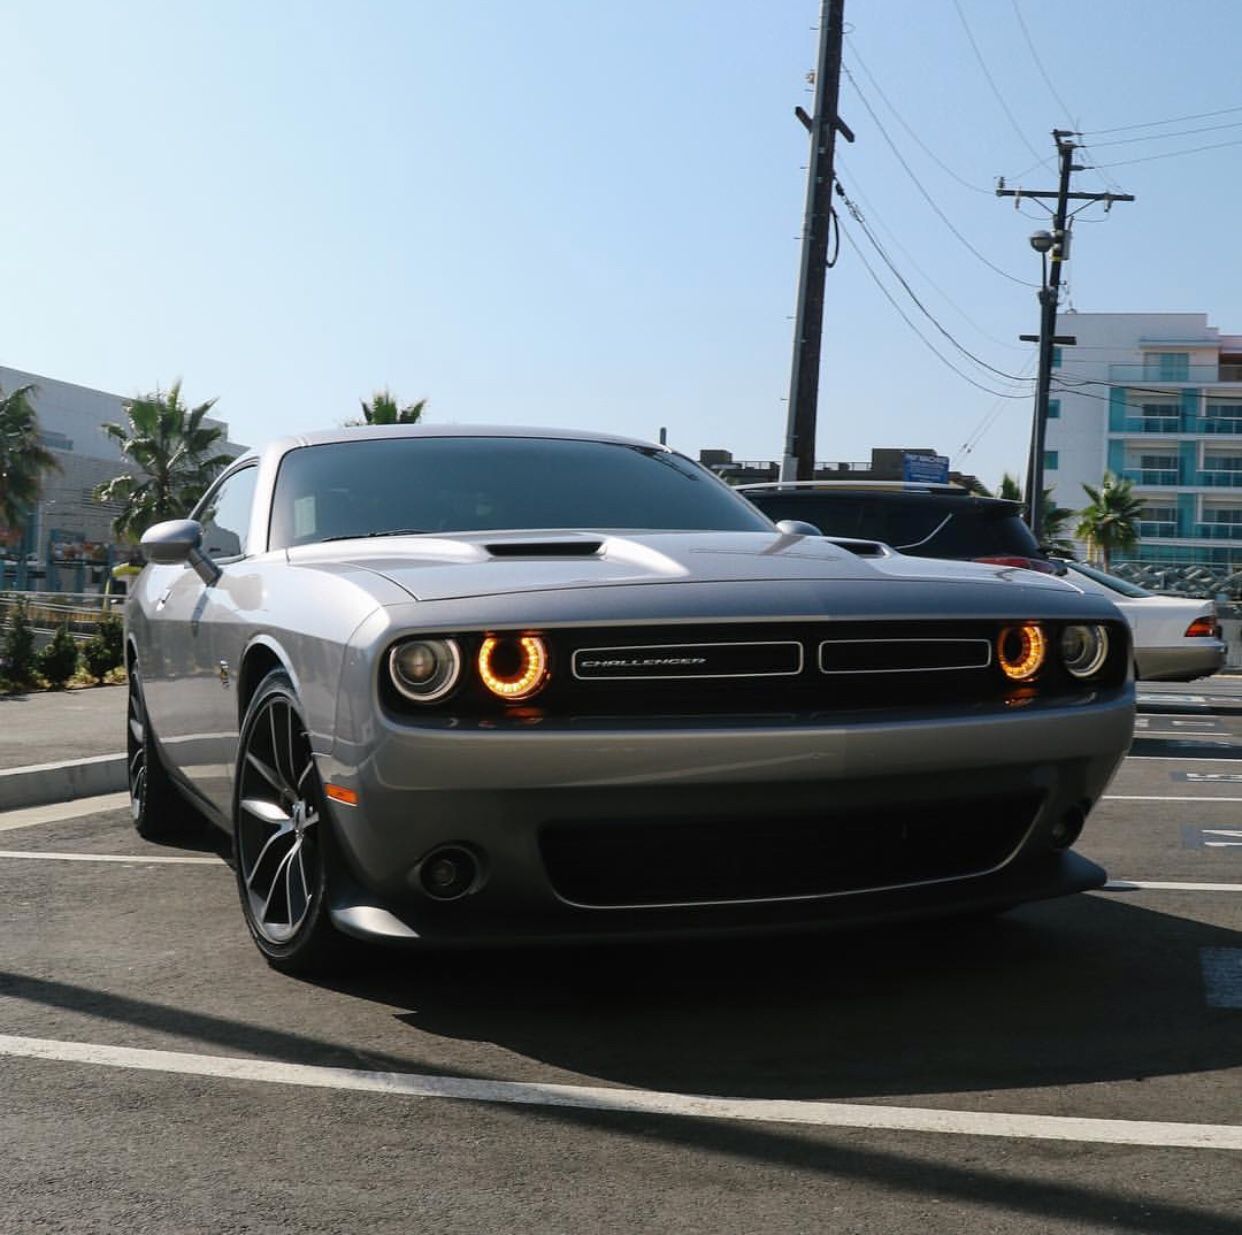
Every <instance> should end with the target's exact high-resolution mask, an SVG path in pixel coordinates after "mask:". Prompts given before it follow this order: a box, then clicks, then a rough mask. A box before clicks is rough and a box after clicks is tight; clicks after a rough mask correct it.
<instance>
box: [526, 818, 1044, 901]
mask: <svg viewBox="0 0 1242 1235" xmlns="http://www.w3.org/2000/svg"><path fill="white" fill-rule="evenodd" d="M1039 803H1040V798H1039V796H1038V795H1035V794H1009V795H995V796H991V797H984V798H975V799H972V800H968V801H967V800H962V801H951V802H936V803H915V804H911V805H908V806H903V807H895V808H886V809H883V810H878V811H877V810H872V809H854V810H850V811H842V812H830V811H829V812H825V813H823V814H822V815H816V816H814V817H807V816H800V817H798V818H793V819H789V818H784V819H781V818H778V819H770V820H760V819H717V820H704V821H694V822H687V821H685V820H673V819H670V820H658V819H657V820H643V821H641V822H633V821H620V822H606V821H605V822H595V823H557V824H550V825H548V826H546V827H545V828H544V829H543V830H542V832H541V834H540V847H541V849H542V853H543V859H544V864H545V866H546V868H547V872H548V877H549V879H550V880H551V883H552V886H553V888H554V889H555V890H556V893H557V895H558V896H560V897H562V898H563V899H564V900H567V901H571V902H573V903H575V904H579V905H596V906H622V905H658V904H685V903H696V902H697V903H701V902H705V901H740V900H764V899H779V898H782V897H795V896H816V895H826V894H829V893H833V892H849V891H858V890H862V889H865V888H878V887H889V886H899V885H903V884H911V883H921V882H925V881H928V880H934V879H952V878H959V877H962V876H966V875H972V874H978V873H981V872H983V871H987V870H991V869H992V868H993V867H996V866H998V865H1000V864H1001V863H1002V862H1004V861H1005V859H1006V858H1008V857H1009V856H1010V855H1011V854H1012V853H1013V852H1014V850H1015V849H1016V848H1017V847H1018V845H1019V844H1020V843H1021V841H1022V838H1023V836H1025V834H1026V832H1027V830H1028V828H1029V827H1030V825H1031V822H1032V821H1033V819H1034V817H1035V812H1036V810H1037V809H1038V807H1039Z"/></svg>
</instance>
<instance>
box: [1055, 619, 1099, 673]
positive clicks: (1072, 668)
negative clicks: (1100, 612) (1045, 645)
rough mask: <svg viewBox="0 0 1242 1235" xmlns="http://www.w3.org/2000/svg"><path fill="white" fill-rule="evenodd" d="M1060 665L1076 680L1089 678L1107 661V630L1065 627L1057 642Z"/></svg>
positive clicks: (1094, 627) (1092, 627)
mask: <svg viewBox="0 0 1242 1235" xmlns="http://www.w3.org/2000/svg"><path fill="white" fill-rule="evenodd" d="M1058 650H1059V651H1060V653H1061V663H1062V664H1063V665H1064V666H1065V667H1066V669H1068V670H1069V672H1070V673H1071V674H1072V675H1073V676H1074V677H1076V678H1091V677H1095V675H1096V674H1097V673H1099V671H1100V670H1101V669H1102V668H1103V667H1104V662H1105V661H1106V660H1107V659H1108V630H1107V628H1106V627H1104V626H1067V627H1066V628H1065V629H1064V630H1063V631H1061V638H1060V639H1059V640H1058Z"/></svg>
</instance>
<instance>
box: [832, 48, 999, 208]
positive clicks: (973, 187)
mask: <svg viewBox="0 0 1242 1235" xmlns="http://www.w3.org/2000/svg"><path fill="white" fill-rule="evenodd" d="M850 54H851V55H852V56H853V58H854V60H855V61H856V62H857V64H858V67H859V68H860V69H862V71H863V72H864V73H865V74H866V75H867V80H868V81H869V82H870V83H871V85H872V86H873V87H874V89H875V92H876V94H878V95H879V96H880V98H881V99H883V101H884V104H885V106H886V107H887V108H888V110H889V111H891V112H892V113H893V116H894V118H895V119H896V121H897V123H898V124H899V125H901V127H902V128H903V129H905V131H906V132H907V133H908V134H909V135H910V138H911V140H912V141H914V143H915V144H916V145H917V146H918V148H919V149H920V150H921V151H922V152H923V153H924V154H925V155H927V157H928V158H929V159H931V161H932V162H933V163H935V164H936V166H937V167H939V168H940V170H941V171H943V172H944V173H945V174H946V175H948V176H950V177H952V178H953V179H954V180H956V181H957V183H958V184H960V185H961V186H962V187H963V188H965V189H969V190H970V191H971V192H972V193H982V194H983V195H984V196H985V197H990V196H991V195H992V190H991V189H985V188H982V187H981V186H979V185H977V184H971V183H970V181H969V180H967V179H966V178H965V177H963V176H959V175H958V173H957V172H955V171H954V170H953V168H951V167H950V166H949V165H948V164H947V163H946V162H945V161H944V160H943V159H942V158H940V156H939V155H937V154H936V152H935V151H934V150H932V149H931V148H930V147H929V146H928V145H927V143H926V142H925V141H924V140H923V139H922V138H921V137H920V136H919V135H918V134H917V133H916V132H915V131H914V130H913V129H912V128H911V127H910V126H909V125H908V124H907V123H906V121H905V119H904V118H903V116H902V114H901V113H900V112H899V111H898V110H897V108H896V107H894V106H893V101H892V100H891V99H890V98H889V97H888V95H886V94H885V93H884V90H883V88H882V87H881V86H880V83H879V82H878V81H876V79H875V74H873V73H872V72H871V70H870V69H869V68H867V66H866V64H864V63H863V58H862V57H861V56H860V55H859V54H858V49H857V48H856V47H855V46H854V40H853V39H851V40H850ZM855 89H857V87H855Z"/></svg>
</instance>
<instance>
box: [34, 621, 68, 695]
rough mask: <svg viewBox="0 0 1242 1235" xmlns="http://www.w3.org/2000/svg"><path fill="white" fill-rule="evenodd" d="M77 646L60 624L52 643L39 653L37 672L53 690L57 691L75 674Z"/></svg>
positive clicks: (65, 626) (64, 627)
mask: <svg viewBox="0 0 1242 1235" xmlns="http://www.w3.org/2000/svg"><path fill="white" fill-rule="evenodd" d="M77 668H78V645H77V644H76V643H75V642H74V639H73V636H72V635H71V634H70V633H69V627H68V626H67V625H65V623H64V622H62V623H61V624H60V625H59V626H58V627H57V628H56V633H55V634H54V635H53V636H52V641H51V642H50V643H49V644H48V645H47V647H45V648H44V649H43V651H42V652H40V653H39V672H40V673H41V674H43V677H44V680H45V681H46V682H47V684H48V685H49V686H50V687H51V688H52V689H53V690H59V689H60V688H61V687H62V686H64V684H65V683H66V682H67V681H68V680H69V679H70V678H71V677H73V675H74V674H75V673H76V672H77Z"/></svg>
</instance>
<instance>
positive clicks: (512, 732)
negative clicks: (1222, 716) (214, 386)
mask: <svg viewBox="0 0 1242 1235" xmlns="http://www.w3.org/2000/svg"><path fill="white" fill-rule="evenodd" d="M143 548H144V551H145V553H146V556H147V559H148V561H149V562H150V563H151V565H150V566H148V567H147V568H146V569H145V570H144V572H143V574H142V575H141V576H140V577H139V578H138V579H137V580H136V581H135V585H134V587H133V589H132V595H131V597H130V600H129V602H128V606H127V648H128V660H129V667H130V670H131V672H130V677H129V681H130V686H129V692H130V694H129V723H128V728H127V734H128V743H129V746H128V750H129V759H130V795H131V801H132V805H133V813H134V820H135V823H136V825H137V828H138V830H139V832H140V833H141V834H143V835H144V836H150V837H154V836H157V835H159V834H160V833H163V832H166V831H168V830H170V829H172V828H174V827H175V826H176V824H177V822H178V819H179V817H180V815H181V810H180V807H179V804H178V800H177V798H178V795H179V794H183V795H185V797H186V798H188V799H190V800H191V801H192V802H193V803H194V804H195V805H196V806H198V807H199V808H200V809H201V811H202V812H203V813H205V814H206V815H207V817H208V818H209V819H210V820H211V821H212V822H213V823H215V824H216V825H218V826H219V827H220V828H222V829H224V830H225V831H227V832H228V833H229V834H230V835H231V836H232V838H233V844H234V852H235V855H236V870H237V882H238V890H239V893H240V899H241V907H242V912H243V914H244V916H245V920H246V923H247V925H248V927H249V929H250V933H251V935H252V936H253V938H254V941H255V943H256V944H257V945H258V947H259V949H260V950H261V951H262V953H263V955H264V956H265V957H266V958H267V959H268V961H269V962H270V963H271V964H273V965H274V966H276V967H277V968H280V969H283V970H287V971H308V970H311V969H314V968H318V967H321V966H324V965H327V964H329V963H331V960H332V958H333V956H334V955H335V954H336V952H337V950H338V945H339V943H340V940H341V937H342V936H343V935H346V936H355V937H359V938H362V939H372V940H385V941H389V942H397V943H408V944H434V943H470V942H483V941H513V940H525V939H548V938H567V937H573V938H601V937H617V936H624V935H632V934H638V935H649V936H658V935H669V934H684V933H693V932H712V931H737V930H750V931H754V930H789V929H805V928H806V927H807V926H808V925H810V924H820V923H826V922H840V921H852V922H861V921H867V922H870V921H875V920H880V919H904V918H909V917H915V916H920V915H928V914H936V913H942V914H943V913H961V912H966V911H970V912H976V911H988V910H991V909H996V908H999V907H1003V906H1008V905H1012V904H1015V903H1018V902H1022V901H1027V900H1032V899H1036V898H1041V897H1048V896H1056V895H1061V894H1064V893H1070V892H1075V891H1080V890H1083V889H1087V888H1092V887H1098V886H1099V885H1100V884H1101V883H1102V882H1103V880H1104V872H1103V871H1102V870H1101V869H1100V868H1099V867H1098V866H1096V865H1094V864H1093V863H1091V862H1089V861H1087V860H1086V859H1084V858H1082V857H1081V856H1079V855H1077V854H1075V853H1073V852H1072V851H1071V849H1070V846H1071V845H1072V844H1073V842H1074V840H1075V839H1076V837H1077V836H1078V833H1079V831H1080V829H1081V827H1082V825H1083V822H1084V819H1085V816H1086V814H1087V812H1088V811H1089V810H1090V809H1091V807H1092V805H1093V804H1094V803H1095V802H1096V801H1098V799H1099V797H1100V795H1101V794H1102V793H1103V791H1104V788H1105V786H1106V785H1107V783H1108V781H1109V778H1110V777H1111V776H1112V774H1113V772H1114V770H1115V768H1116V767H1117V764H1118V763H1119V761H1120V760H1121V758H1122V756H1123V754H1124V752H1125V750H1126V749H1127V747H1128V745H1129V742H1130V738H1131V735H1132V729H1133V710H1134V692H1133V684H1132V682H1131V681H1130V680H1129V667H1130V645H1129V633H1128V630H1127V628H1126V625H1125V622H1124V621H1123V620H1122V619H1121V618H1120V616H1119V615H1118V614H1117V611H1116V609H1115V608H1114V607H1113V606H1112V604H1111V603H1110V602H1108V601H1107V600H1105V599H1104V598H1103V597H1098V596H1089V595H1086V594H1084V593H1083V592H1081V591H1079V590H1078V589H1075V588H1072V587H1068V586H1066V585H1065V584H1063V583H1062V582H1060V580H1057V579H1054V578H1052V577H1050V576H1045V575H1040V574H1035V573H1033V572H1030V571H1021V570H1000V569H996V568H992V567H985V566H974V565H969V564H965V563H954V562H931V561H926V560H922V559H918V558H910V557H902V556H900V555H896V554H891V555H884V556H880V557H877V558H874V559H871V558H864V557H858V556H856V555H855V554H853V553H851V552H849V551H847V550H844V549H841V548H839V547H837V546H835V545H833V544H831V543H830V542H828V541H826V540H824V539H822V538H820V537H807V536H801V535H797V534H793V533H790V532H788V531H782V530H781V529H779V528H777V527H775V526H774V525H773V524H772V523H770V522H769V521H768V519H767V518H766V517H765V516H764V515H762V514H761V513H760V512H759V511H757V510H756V509H755V508H754V507H753V506H751V505H750V504H749V503H747V502H746V501H744V500H743V499H742V498H741V497H739V496H737V495H736V494H735V493H733V492H732V491H731V490H730V489H729V488H728V487H727V486H725V485H724V484H722V483H721V482H720V481H719V480H717V479H716V478H715V477H714V476H712V475H711V474H710V473H709V472H707V471H705V470H704V469H703V468H701V467H700V466H699V465H698V464H696V463H693V462H691V461H690V460H688V459H686V458H684V457H683V456H681V455H678V454H676V453H674V452H672V451H669V450H667V449H665V448H664V447H660V446H651V445H648V444H645V443H642V442H636V441H631V440H628V439H624V438H613V437H603V436H594V435H588V434H581V433H572V432H569V431H563V430H542V431H541V430H518V429H482V428H460V427H438V426H433V427H425V428H424V427H408V426H402V427H393V428H357V429H347V430H340V431H336V432H326V433H314V434H309V435H307V436H305V437H299V438H288V439H285V440H283V441H279V442H276V443H274V444H273V445H271V446H269V447H267V449H265V450H264V451H263V452H262V454H261V455H259V456H257V457H249V458H245V459H243V460H241V461H239V462H237V463H235V464H233V465H232V466H231V467H230V468H229V470H228V471H227V472H226V473H225V474H224V475H223V476H222V477H221V479H220V480H218V481H217V482H216V484H215V485H214V487H213V488H212V489H211V490H210V491H209V492H208V494H207V495H206V496H205V497H204V499H203V501H202V502H201V503H200V504H199V506H198V508H197V509H196V510H195V511H194V514H193V517H192V518H191V519H188V520H177V521H174V522H171V523H163V524H159V525H157V526H155V527H153V528H152V529H150V530H149V531H148V532H147V533H146V535H145V536H144V537H143Z"/></svg>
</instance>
